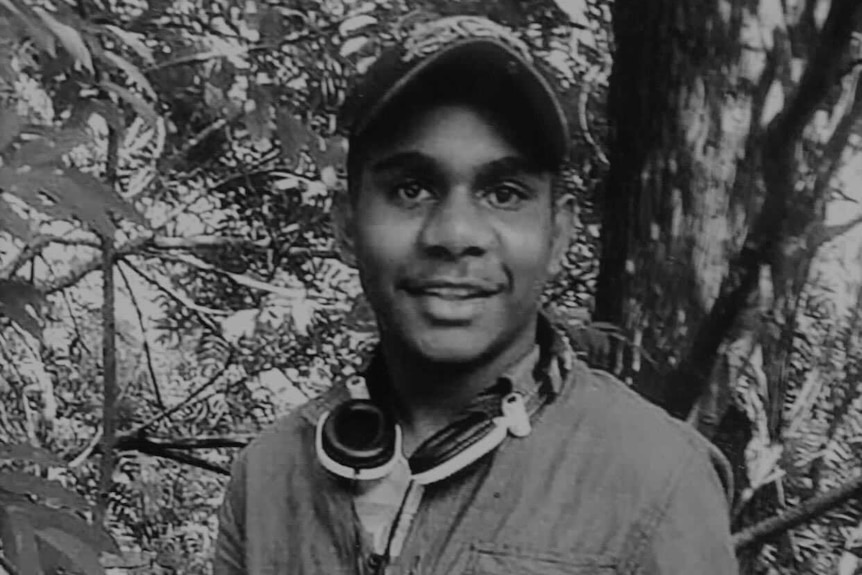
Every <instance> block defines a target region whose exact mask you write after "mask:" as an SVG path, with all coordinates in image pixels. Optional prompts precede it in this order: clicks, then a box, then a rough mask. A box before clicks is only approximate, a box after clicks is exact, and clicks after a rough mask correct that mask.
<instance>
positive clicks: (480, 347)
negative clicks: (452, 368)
mask: <svg viewBox="0 0 862 575" xmlns="http://www.w3.org/2000/svg"><path fill="white" fill-rule="evenodd" d="M430 331H431V332H432V333H425V334H422V335H421V336H419V337H414V338H410V340H412V343H413V345H412V346H411V347H413V349H414V351H415V352H416V354H417V355H418V356H419V357H421V358H423V359H424V360H425V361H428V362H432V363H443V364H464V363H473V362H475V361H477V360H479V359H480V358H482V357H483V356H485V355H486V354H487V353H488V351H489V350H490V349H491V348H492V346H493V342H492V341H491V339H490V338H488V337H487V336H486V335H485V334H481V333H476V332H475V330H471V329H458V328H454V327H452V328H448V329H438V330H430Z"/></svg>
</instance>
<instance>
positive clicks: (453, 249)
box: [419, 188, 495, 258]
mask: <svg viewBox="0 0 862 575" xmlns="http://www.w3.org/2000/svg"><path fill="white" fill-rule="evenodd" d="M494 238H495V235H494V230H493V227H492V226H491V225H490V222H489V221H488V219H487V214H486V213H484V210H483V209H482V206H481V205H478V203H477V201H476V198H474V196H473V193H472V191H471V190H468V189H459V188H455V189H452V190H450V192H449V193H447V194H445V196H444V197H443V198H441V200H440V201H439V202H437V204H436V205H435V206H434V209H432V210H431V211H430V212H429V213H428V217H427V219H426V221H425V223H424V225H423V227H422V232H421V234H420V237H419V243H420V245H421V247H422V248H423V250H424V251H426V252H427V253H428V254H429V255H432V256H434V257H444V258H459V257H463V256H470V255H473V256H479V255H482V254H484V253H486V252H487V251H488V250H489V249H490V248H491V247H492V245H493V243H494Z"/></svg>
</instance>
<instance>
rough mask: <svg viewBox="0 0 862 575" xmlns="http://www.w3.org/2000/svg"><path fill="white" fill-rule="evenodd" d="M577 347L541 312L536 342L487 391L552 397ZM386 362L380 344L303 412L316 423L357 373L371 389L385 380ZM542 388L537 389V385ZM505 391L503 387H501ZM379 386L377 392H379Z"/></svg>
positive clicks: (339, 400) (341, 398) (345, 394)
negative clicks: (517, 392)
mask: <svg viewBox="0 0 862 575" xmlns="http://www.w3.org/2000/svg"><path fill="white" fill-rule="evenodd" d="M574 357H575V354H574V351H573V350H572V348H571V346H570V345H569V343H568V341H567V340H566V338H565V337H564V336H563V334H562V333H561V331H560V328H559V327H557V326H555V325H554V324H553V323H552V322H551V320H550V319H548V318H547V317H546V316H545V314H544V313H540V314H539V321H538V324H537V331H536V345H535V346H533V348H532V349H531V350H530V351H529V352H528V353H527V354H526V355H525V356H524V357H522V358H521V359H520V360H518V361H517V362H516V363H514V364H513V365H512V366H511V367H509V368H508V369H507V370H506V371H505V372H504V373H503V375H501V376H500V379H499V380H498V381H497V382H496V383H495V384H494V385H493V386H492V387H491V388H490V389H489V390H487V391H486V392H485V393H484V394H482V395H485V394H486V393H488V392H493V391H494V390H497V389H500V386H505V389H506V391H503V393H506V392H508V391H519V392H521V393H523V394H525V395H531V394H532V393H535V392H539V393H547V394H549V396H550V400H551V401H552V400H553V398H554V397H556V396H557V395H559V393H560V392H561V391H562V386H563V382H564V381H565V380H566V379H567V375H568V373H569V372H570V371H571V369H572V367H573V364H574ZM385 369H386V367H385V364H384V361H383V355H382V353H381V352H380V348H379V346H378V347H376V348H375V349H374V351H373V352H372V353H371V354H369V356H368V357H367V359H366V361H365V364H364V366H363V368H362V369H361V370H360V371H359V372H358V373H357V374H352V375H349V376H347V377H344V378H342V379H341V380H340V381H336V382H335V383H334V384H333V385H332V387H331V388H330V389H329V390H327V391H325V392H324V393H323V394H321V395H320V396H318V397H317V398H315V399H312V400H311V401H309V402H308V403H305V404H304V405H302V406H300V407H299V408H298V409H299V410H300V415H301V416H302V417H303V418H305V419H306V420H307V421H309V422H310V423H312V424H316V423H317V420H318V419H319V418H320V416H321V415H323V414H324V413H326V412H327V411H330V410H332V409H334V408H335V407H336V406H337V405H339V404H340V403H343V402H344V401H347V400H348V399H350V394H349V393H348V392H347V386H346V383H347V382H348V381H349V380H350V379H352V378H355V377H366V378H367V381H368V382H369V390H370V391H371V393H372V395H373V394H374V391H373V387H374V385H375V383H376V384H377V385H380V384H382V383H383V382H385V381H386V380H385ZM537 385H538V386H540V389H536V386H537ZM501 391H502V390H501ZM379 392H380V391H379V388H378V393H379Z"/></svg>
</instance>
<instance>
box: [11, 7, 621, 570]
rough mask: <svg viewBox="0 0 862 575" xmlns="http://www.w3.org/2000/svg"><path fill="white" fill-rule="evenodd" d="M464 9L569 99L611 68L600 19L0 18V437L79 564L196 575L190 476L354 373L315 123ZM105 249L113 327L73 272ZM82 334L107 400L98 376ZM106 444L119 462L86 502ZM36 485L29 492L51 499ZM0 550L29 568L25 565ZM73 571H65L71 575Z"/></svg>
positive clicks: (202, 541) (420, 12)
mask: <svg viewBox="0 0 862 575" xmlns="http://www.w3.org/2000/svg"><path fill="white" fill-rule="evenodd" d="M460 11H473V12H476V11H479V12H490V13H491V15H492V16H494V17H496V18H498V19H500V20H502V21H505V22H507V23H509V24H511V25H513V26H515V27H516V28H518V29H519V30H520V31H521V32H522V33H523V35H524V37H525V38H526V39H527V40H528V41H529V42H530V43H531V44H532V45H533V46H534V47H535V49H536V52H537V53H538V54H540V55H541V56H543V57H546V58H547V59H548V60H549V61H550V62H551V63H552V64H554V65H555V69H556V70H557V71H558V72H559V74H560V77H561V80H562V81H563V83H564V85H566V86H567V89H569V90H571V93H570V95H569V96H568V97H570V98H574V97H575V96H576V95H577V93H576V91H575V89H576V86H577V81H576V80H577V78H578V77H579V76H581V75H583V74H584V73H586V72H587V71H589V70H591V69H592V68H593V67H595V66H596V65H599V64H602V63H603V65H606V64H607V62H608V54H607V51H606V50H602V49H600V48H599V47H598V46H597V44H598V43H600V42H601V41H604V42H606V38H604V39H603V40H601V41H600V42H598V43H597V42H595V41H593V40H594V39H595V38H599V37H603V34H604V32H603V30H604V29H605V28H604V27H603V26H604V24H603V22H600V21H599V20H595V21H592V20H589V19H588V18H585V19H584V23H590V26H591V30H590V31H589V33H580V32H579V30H580V28H578V27H576V26H573V25H571V24H570V23H569V22H568V20H566V19H565V18H561V15H562V14H561V12H560V11H559V9H558V8H557V6H556V5H555V4H553V3H551V2H532V3H524V4H523V5H515V4H511V3H509V2H502V1H501V2H498V3H491V4H488V3H477V2H469V1H464V2H460V3H442V2H436V1H429V2H424V3H416V4H413V5H407V4H406V3H404V2H397V1H394V2H344V3H342V2H332V1H329V0H327V1H322V2H301V3H300V4H296V3H292V4H290V5H288V4H285V3H264V2H245V1H243V2H239V1H232V0H221V1H216V2H202V1H189V2H183V3H172V2H163V1H157V0H152V1H149V2H134V1H128V2H115V3H111V4H110V5H106V4H103V3H97V2H91V1H88V0H79V1H76V2H71V1H60V2H55V3H53V4H50V5H49V4H47V3H44V4H43V3H40V2H35V1H25V0H4V1H3V2H0V31H2V33H0V38H2V40H0V153H2V154H0V264H2V265H0V313H2V316H4V317H0V322H5V323H2V324H0V336H2V339H0V351H2V353H3V357H4V362H3V365H2V367H0V377H2V379H0V382H2V385H0V394H2V395H3V400H4V401H3V402H2V403H0V423H2V425H0V429H2V434H3V437H4V438H6V439H7V440H9V441H10V442H17V441H26V442H27V443H28V444H29V445H33V446H36V445H42V446H44V448H47V449H50V450H51V451H52V452H54V453H57V454H59V458H60V460H59V461H60V462H64V463H65V465H63V466H59V467H57V469H60V468H61V467H62V472H60V471H57V470H55V469H54V468H50V470H49V471H48V474H49V476H51V477H54V475H57V474H59V475H57V476H58V477H61V478H62V482H63V484H64V485H65V486H66V488H67V489H68V495H67V496H66V497H68V498H70V499H69V500H70V501H71V500H72V499H71V498H73V497H78V498H82V500H86V501H87V502H88V505H91V506H92V505H93V504H96V506H95V508H94V509H95V512H96V513H95V515H92V516H88V519H94V520H97V521H98V520H100V519H102V518H103V519H104V525H105V526H106V527H107V529H109V531H110V532H111V534H112V535H113V537H114V538H115V539H116V541H117V543H118V548H119V549H117V548H111V549H106V548H104V547H99V546H95V547H92V550H93V553H97V552H99V551H104V550H109V551H112V552H117V551H118V550H119V551H120V552H121V556H115V557H110V556H103V557H102V563H103V565H105V566H106V567H108V566H111V567H124V568H126V569H127V570H132V571H138V572H142V573H154V572H166V573H167V572H176V571H180V572H184V573H197V572H200V573H206V572H208V566H207V562H208V558H209V553H210V552H211V549H212V537H213V533H214V532H213V528H214V524H213V521H214V510H215V508H216V506H217V505H218V502H219V498H220V494H221V489H222V486H223V485H222V482H223V480H222V478H221V477H220V476H219V475H217V474H216V475H213V474H212V471H213V470H221V471H224V470H225V469H226V468H227V465H228V464H229V461H230V458H231V456H232V453H233V449H235V447H236V446H238V445H242V444H243V443H244V442H245V441H247V440H248V437H250V436H251V435H253V434H255V433H257V432H258V431H259V430H260V429H261V428H262V427H264V426H266V425H267V424H269V423H271V422H272V421H273V420H274V419H275V418H276V417H277V416H278V415H280V414H283V413H284V412H285V411H286V410H289V409H290V408H291V407H292V406H293V405H295V404H296V403H297V402H301V401H304V400H305V399H306V398H307V397H309V396H313V395H314V394H316V393H319V392H320V391H322V390H323V389H325V388H326V387H327V386H328V385H329V382H330V381H331V380H332V379H333V377H336V376H338V375H340V374H342V373H345V372H349V371H350V370H354V369H356V368H357V362H358V361H359V360H360V358H361V354H344V353H343V350H344V349H351V350H357V351H361V349H363V348H366V347H367V346H368V345H370V344H372V343H373V341H374V338H375V335H374V329H375V328H374V324H373V320H372V318H371V316H370V313H369V311H368V309H367V306H366V305H365V303H364V301H363V300H362V299H361V297H360V296H359V289H358V285H357V282H356V278H355V275H354V273H353V272H352V270H350V269H349V268H347V267H346V266H344V265H343V264H342V263H341V262H340V261H339V260H338V257H337V253H336V250H335V247H334V245H333V243H332V238H331V232H330V229H329V223H328V211H329V208H330V206H331V195H332V193H333V192H334V191H335V190H338V189H340V187H342V186H343V185H344V182H343V177H344V172H343V168H342V165H341V164H342V162H343V156H344V142H343V139H342V137H341V135H340V134H339V133H338V132H337V130H336V128H337V126H336V124H335V112H336V110H337V107H338V105H339V104H340V102H341V101H342V100H343V98H344V90H345V88H346V86H347V84H348V82H349V80H350V78H351V77H352V76H353V75H354V74H356V73H357V72H358V71H361V70H362V69H363V68H364V67H365V66H367V65H368V63H369V61H370V57H371V56H373V55H374V54H375V53H376V52H377V51H378V50H379V49H380V42H381V40H384V39H386V38H389V37H393V36H396V35H397V34H399V33H401V30H403V29H405V27H406V26H408V25H410V22H412V21H415V19H416V18H422V17H425V16H424V14H425V13H427V12H438V13H449V12H460ZM596 14H598V15H602V14H603V15H604V17H606V13H601V11H599V12H596ZM604 22H606V20H605V21H604ZM584 23H582V24H581V26H585V25H586V24H584ZM587 40H590V41H589V42H588V41H587ZM579 46H580V47H582V48H583V50H584V51H583V52H580V51H579V50H578V47H579ZM593 76H596V77H601V74H593ZM599 84H601V80H599V81H597V82H596V85H597V86H598V85H599ZM596 93H600V89H599V88H597V92H596ZM584 101H585V102H586V101H587V100H586V99H585V100H584ZM595 101H596V99H595V98H594V99H592V100H590V102H589V105H590V113H593V111H594V110H593V107H594V105H595ZM583 146H584V153H583V154H579V155H578V157H579V161H580V162H581V163H582V164H583V165H573V166H572V169H571V170H570V171H569V173H568V176H567V177H566V178H564V179H563V182H564V184H565V185H566V186H567V187H568V189H569V192H570V193H575V194H577V195H579V196H580V197H581V200H582V210H581V220H580V221H579V222H578V225H579V226H582V227H583V229H584V230H585V231H586V230H588V229H589V230H591V231H590V233H584V234H583V238H584V240H585V241H584V242H582V243H579V244H578V245H577V246H575V247H574V248H573V250H572V252H571V253H570V255H569V258H568V261H567V263H566V265H567V270H569V272H570V273H567V274H565V275H564V276H561V278H560V279H559V281H558V282H556V283H555V285H554V286H553V287H552V289H550V290H549V293H548V299H549V302H551V303H553V304H554V305H555V306H556V307H558V308H559V309H560V311H561V313H563V314H564V315H567V316H576V315H578V309H579V308H581V307H583V306H584V305H586V304H587V303H588V301H589V293H590V290H591V287H590V286H591V282H592V280H591V279H590V278H591V277H592V276H593V275H594V273H595V271H594V270H595V245H596V238H597V234H596V233H595V231H596V230H595V218H594V217H593V216H592V207H591V202H592V198H591V197H590V196H589V195H588V194H587V190H590V189H592V187H593V184H594V182H595V181H596V179H597V178H599V177H600V168H597V166H599V165H600V161H599V160H597V159H596V150H597V148H595V147H589V146H590V145H589V144H588V143H586V142H584V143H583ZM109 246H113V250H114V252H115V254H116V262H115V265H114V275H115V278H116V282H115V283H116V285H117V288H116V295H117V303H116V305H115V310H114V312H115V315H116V319H117V322H116V325H115V326H114V327H110V326H108V325H107V324H104V323H103V322H104V318H103V317H101V313H100V308H101V306H102V305H103V300H102V296H101V295H98V289H99V283H100V282H99V279H100V276H101V279H102V281H104V280H105V278H104V274H91V272H93V271H96V270H99V269H100V268H101V267H102V265H103V262H102V259H101V258H102V257H103V256H104V253H106V252H105V250H106V249H108V248H109ZM583 316H584V314H580V315H579V316H578V317H581V318H583ZM9 320H11V323H10V322H9ZM104 330H108V333H109V336H110V337H112V338H113V339H114V340H115V341H116V344H117V349H116V359H117V363H118V368H119V369H118V373H117V376H116V381H113V377H112V376H110V375H109V374H108V373H107V372H103V366H102V361H103V358H101V357H100V351H101V349H102V346H103V342H102V332H103V331H104ZM581 332H583V330H581ZM105 386H108V387H110V388H112V389H114V390H115V392H116V393H117V395H118V399H117V401H116V402H113V401H108V400H107V399H106V396H105V397H103V391H104V389H105ZM108 425H110V426H111V428H113V427H116V436H115V437H113V436H112V437H111V438H109V439H108V440H107V442H106V440H105V438H103V437H102V434H103V431H104V430H106V429H108ZM106 445H107V446H108V449H110V450H112V451H116V452H118V453H119V454H120V458H119V460H118V461H117V464H116V466H115V467H114V466H112V465H109V466H108V469H109V470H110V476H111V481H110V483H109V490H108V491H107V492H106V491H105V490H104V488H103V487H102V488H100V487H99V484H100V480H99V475H100V473H101V474H104V472H105V468H104V467H102V468H101V470H100V468H99V467H98V466H97V465H96V462H97V461H98V459H99V457H98V456H99V455H100V454H101V453H103V450H104V449H105V446H106ZM199 446H203V447H199ZM34 449H35V448H34ZM16 465H19V464H17V463H16ZM16 473H19V472H18V471H16ZM52 474H54V475H52ZM14 477H16V478H17V479H18V480H19V481H21V480H22V478H21V476H20V475H16V476H14ZM33 477H34V479H33V480H32V481H33V483H32V487H33V489H32V490H31V491H32V493H31V492H28V496H31V495H34V494H35V495H34V496H36V497H45V496H46V495H50V494H54V495H56V494H58V493H61V492H60V491H57V490H56V488H53V487H50V485H52V484H48V483H46V482H45V481H41V480H39V479H38V478H36V477H37V476H36V475H33ZM10 481H11V479H10ZM24 484H26V485H30V484H29V483H27V482H24ZM62 493H66V491H63V492H62ZM75 494H78V495H75ZM105 496H107V499H104V497H105ZM49 503H50V502H49ZM33 505H34V506H35V503H33ZM7 507H8V506H4V507H3V508H4V509H7ZM33 508H34V509H35V507H33ZM28 509H30V508H28ZM58 512H59V511H58ZM63 513H66V512H65V511H63ZM67 514H68V513H67ZM16 517H17V516H16ZM4 524H8V522H4ZM81 533H85V532H84V531H82V532H81ZM35 534H36V536H37V539H38V540H39V544H38V545H39V546H37V547H36V550H37V551H39V556H40V557H41V560H42V561H43V563H44V571H45V572H53V570H54V565H55V563H52V562H51V561H52V559H51V555H50V554H49V553H47V554H46V552H45V549H44V547H45V546H48V547H51V546H53V547H55V548H57V547H59V548H61V549H64V548H66V547H65V544H66V543H67V542H68V541H67V538H66V536H65V535H63V534H62V533H60V534H58V533H55V532H48V534H47V535H46V534H45V533H44V530H41V531H40V530H39V528H38V526H37V527H36V531H35ZM43 539H44V540H45V541H42V540H43ZM3 548H4V555H5V556H6V557H7V559H8V560H10V561H12V562H14V563H16V564H17V566H18V567H19V570H21V571H22V572H30V571H28V570H27V569H29V567H27V565H29V563H27V562H31V561H32V554H30V553H29V552H27V553H24V554H17V555H16V551H15V550H16V549H17V547H15V546H14V545H12V544H11V543H5V544H4V547H3ZM30 548H31V550H32V546H31V547H30ZM85 548H86V547H85ZM84 553H89V552H88V551H85V552H84ZM92 557H93V555H92V554H90V555H84V556H75V557H72V558H71V559H72V560H77V561H78V562H79V563H80V564H82V565H84V566H85V567H86V568H87V569H90V568H95V567H94V565H95V564H94V563H93V562H92ZM22 561H23V562H22Z"/></svg>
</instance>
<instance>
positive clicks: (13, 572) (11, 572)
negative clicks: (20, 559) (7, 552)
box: [0, 555, 19, 575]
mask: <svg viewBox="0 0 862 575" xmlns="http://www.w3.org/2000/svg"><path fill="white" fill-rule="evenodd" d="M0 567H2V568H3V569H5V570H6V575H19V571H18V569H16V568H15V566H14V565H12V564H11V563H9V561H8V560H7V559H6V558H5V557H3V556H2V555H0Z"/></svg>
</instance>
